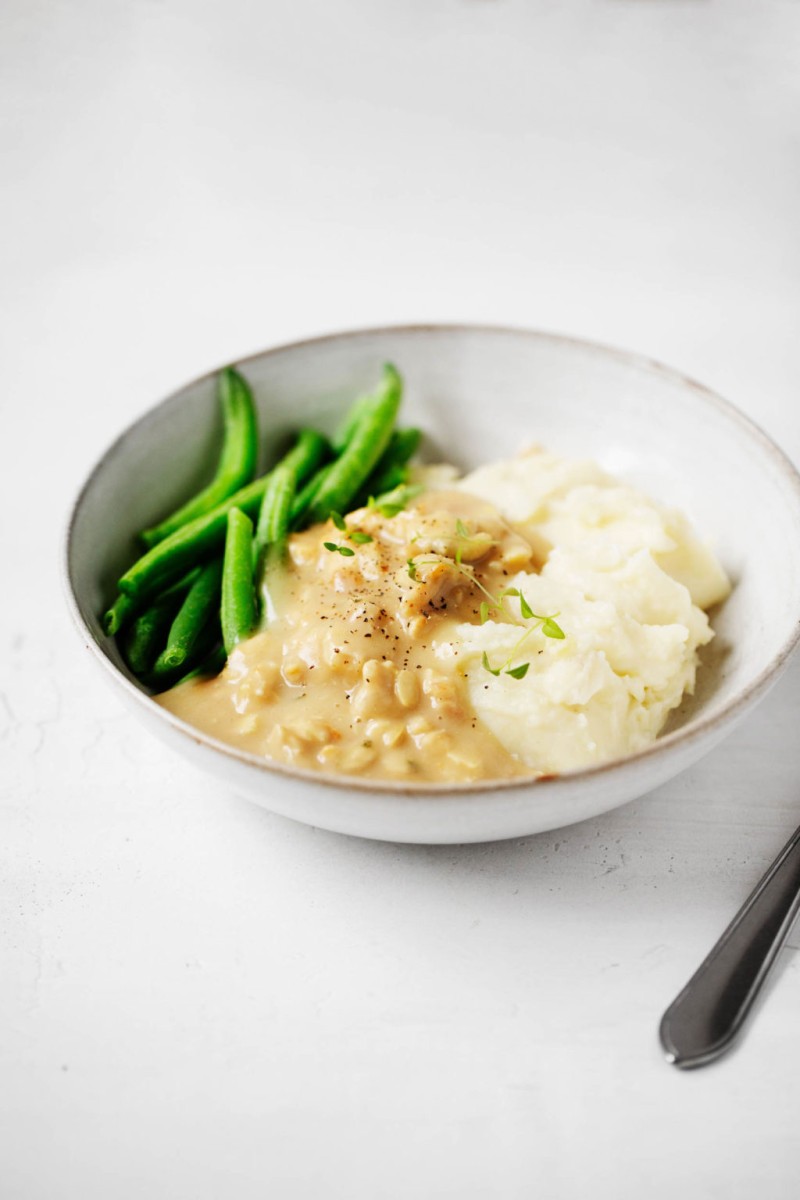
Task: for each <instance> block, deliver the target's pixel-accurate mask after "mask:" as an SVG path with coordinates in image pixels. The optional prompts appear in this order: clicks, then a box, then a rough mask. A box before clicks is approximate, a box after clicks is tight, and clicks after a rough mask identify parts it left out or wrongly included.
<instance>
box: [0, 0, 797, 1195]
mask: <svg viewBox="0 0 800 1200" xmlns="http://www.w3.org/2000/svg"><path fill="white" fill-rule="evenodd" d="M0 35H1V36H0V102H1V103H0V112H2V123H1V124H0V147H1V148H2V161H3V164H4V166H3V177H4V179H3V191H2V197H1V198H0V204H1V205H2V217H3V220H2V256H3V258H2V270H0V342H1V343H2V356H1V357H0V363H1V364H2V378H3V400H2V412H3V427H4V436H3V455H2V459H3V465H2V470H1V471H0V486H2V489H3V496H2V506H3V507H2V512H3V520H2V536H3V546H2V561H3V564H4V569H3V575H2V589H1V590H0V596H1V597H2V606H3V614H2V615H3V619H2V624H1V626H0V628H1V629H2V635H1V636H2V643H1V644H2V696H1V697H0V738H2V765H3V773H2V774H3V778H2V797H3V806H2V810H1V811H2V830H1V831H0V863H1V867H0V886H1V887H2V893H3V904H2V920H1V921H0V977H1V980H2V983H1V985H0V1058H2V1062H1V1063H0V1066H1V1067H2V1071H1V1072H0V1074H1V1075H2V1080H3V1083H2V1088H1V1089H0V1194H2V1196H3V1198H4V1200H34V1198H35V1200H56V1198H59V1200H60V1198H62V1197H66V1198H70V1200H71V1198H72V1197H75V1198H76V1200H94V1198H98V1200H99V1198H103V1200H107V1198H112V1200H129V1198H138V1197H148V1198H153V1197H155V1198H158V1200H160V1198H162V1197H165V1198H169V1200H173V1198H174V1200H207V1198H212V1197H214V1198H217V1197H225V1198H233V1200H250V1198H251V1197H252V1198H253V1200H256V1198H258V1200H261V1198H263V1197H267V1196H269V1197H277V1198H279V1200H280V1198H283V1197H292V1198H293V1197H313V1198H316V1197H325V1198H328V1197H342V1198H347V1200H382V1198H392V1200H395V1198H398V1197H425V1198H427V1197H431V1198H437V1200H438V1198H444V1197H447V1198H448V1200H473V1198H475V1200H479V1198H480V1200H483V1198H484V1197H488V1198H493V1197H500V1198H503V1200H505V1198H517V1197H532V1196H536V1197H543V1198H544V1197H546V1198H550V1197H556V1198H558V1197H584V1196H589V1195H591V1196H593V1197H596V1198H598V1200H605V1198H606V1197H608V1198H609V1200H610V1198H612V1197H614V1198H619V1197H623V1198H626V1200H627V1198H628V1197H630V1198H637V1200H638V1198H639V1197H647V1198H649V1200H661V1198H667V1197H673V1196H675V1195H677V1194H678V1193H679V1190H682V1192H683V1194H685V1195H687V1196H689V1197H692V1198H694V1197H725V1198H726V1200H730V1198H738V1197H749V1196H751V1195H753V1194H756V1193H757V1194H759V1195H761V1196H764V1197H768V1198H770V1200H778V1198H782V1197H793V1196H795V1195H797V1187H798V1185H797V1182H796V1178H797V1168H796V1152H795V1148H796V1143H797V1130H798V1120H800V1071H799V1070H798V1066H799V1064H800V970H798V962H800V960H799V959H798V956H797V949H798V947H800V935H798V933H797V932H795V935H794V940H793V941H792V942H791V943H790V946H789V947H788V948H787V949H786V951H785V952H784V954H783V955H782V958H781V960H780V966H779V969H778V970H777V971H776V974H775V977H774V980H773V981H772V982H771V984H770V986H769V988H768V992H767V995H766V998H765V1000H764V1002H763V1003H762V1004H761V1006H760V1010H759V1013H758V1016H757V1019H756V1021H755V1022H754V1024H753V1025H752V1026H751V1028H750V1029H749V1031H748V1033H747V1035H746V1037H745V1039H744V1040H743V1041H742V1043H741V1045H740V1048H739V1049H738V1050H737V1051H735V1052H734V1053H733V1054H731V1055H730V1056H729V1057H728V1058H726V1059H725V1060H722V1061H720V1062H719V1063H718V1064H717V1065H715V1066H713V1067H709V1068H706V1069H704V1070H702V1071H697V1072H694V1073H683V1074H682V1073H680V1072H678V1071H676V1070H675V1069H673V1068H671V1067H668V1066H667V1065H666V1064H665V1063H664V1061H663V1060H662V1058H661V1054H660V1051H659V1047H658V1044H657V1040H656V1029H657V1024H658V1020H659V1017H660V1014H661V1012H662V1011H663V1009H664V1007H665V1006H666V1004H667V1003H668V1002H669V1001H670V1000H671V999H672V997H673V996H674V994H675V993H676V991H677V990H678V989H679V988H680V987H681V986H682V985H683V983H684V982H685V980H686V978H687V977H688V975H689V974H690V973H691V972H692V971H693V969H694V968H695V966H696V965H697V963H698V962H699V960H700V958H701V957H702V956H703V954H704V953H705V952H706V951H707V950H708V948H709V947H710V945H711V943H712V942H713V940H714V939H715V938H716V936H717V935H718V934H719V932H720V931H721V929H722V928H723V926H724V925H725V923H726V922H727V920H728V919H729V918H730V917H731V916H732V915H733V913H734V912H735V910H736V909H737V908H738V906H739V904H740V903H741V902H742V901H743V899H744V898H745V896H746V895H747V893H748V892H749V890H750V889H751V887H752V886H753V884H754V883H755V882H756V880H757V879H758V877H759V875H760V874H761V872H762V871H763V869H764V868H765V866H766V865H767V863H768V862H769V860H770V859H771V858H772V857H773V855H774V854H775V853H776V851H777V850H778V848H779V847H780V846H781V844H782V843H783V841H784V840H785V838H786V837H787V836H788V835H789V833H790V831H791V830H792V829H793V828H794V826H795V825H796V823H797V821H798V819H800V738H798V736H797V729H798V725H797V714H798V704H799V703H800V662H796V663H795V665H794V667H793V668H792V669H790V671H789V672H788V673H787V674H786V675H785V676H784V678H783V680H782V681H781V682H780V684H779V685H778V686H777V687H776V688H775V690H774V691H773V692H772V693H771V695H770V696H769V697H768V699H767V700H766V701H765V702H764V703H763V705H762V706H761V707H760V709H759V710H758V711H757V713H756V714H755V715H754V716H753V717H752V718H751V719H749V720H748V721H747V722H746V723H745V724H744V725H742V726H741V727H740V729H739V730H738V731H737V732H736V734H735V735H734V736H733V737H732V738H731V739H729V740H728V741H727V742H726V743H725V744H724V745H723V746H721V747H720V748H719V749H718V750H717V751H716V752H715V753H713V754H712V755H711V756H710V757H708V758H707V759H706V760H705V761H703V762H702V763H701V764H700V765H699V766H697V767H695V768H694V769H692V770H691V771H689V772H687V773H686V774H684V775H682V776H681V777H680V778H678V779H676V780H675V781H674V782H673V783H671V784H669V785H668V786H666V787H663V788H661V789H660V790H659V791H658V792H656V793H654V794H652V795H649V796H646V797H643V798H642V799H640V800H638V801H636V802H634V803H633V804H631V805H629V806H628V807H626V808H623V809H620V810H618V811H616V812H613V813H610V814H608V815H607V816H605V817H602V818H600V819H598V820H594V821H590V822H588V823H586V824H583V825H579V826H575V827H572V828H569V829H565V830H562V831H559V832H555V833H552V834H549V835H543V836H540V837H535V838H530V839H525V840H521V841H516V842H511V843H504V844H495V845H486V846H473V847H451V848H432V849H428V848H420V847H417V848H412V847H405V846H394V845H387V844H377V843H368V842H362V841H358V840H353V839H347V838H344V837H339V836H335V835H332V834H327V833H323V832H320V831H315V830H313V829H310V828H306V827H303V826H300V825H296V824H294V823H291V822H289V821H286V820H283V819H280V818H278V817H272V816H270V815H269V814H267V813H266V812H264V811H261V810H260V809H258V808H256V807H254V806H252V805H250V804H248V803H247V802H245V801H244V800H241V799H239V798H237V796H235V795H234V794H232V793H230V792H228V791H226V790H225V788H224V787H222V786H220V785H219V784H217V783H214V782H212V781H209V780H208V779H206V778H204V777H202V776H201V775H200V774H198V773H197V772H196V770H195V769H194V768H193V767H192V766H190V765H189V764H187V763H185V762H184V761H183V760H182V759H179V758H177V757H175V756H174V755H173V754H172V753H171V752H170V751H168V750H167V749H165V748H163V747H162V746H161V745H160V744H159V743H157V742H155V741H154V740H152V739H151V737H150V736H149V735H148V734H147V733H145V732H144V731H143V730H142V729H141V728H140V727H139V726H138V725H137V724H136V722H135V721H134V719H133V718H132V717H131V716H129V715H128V713H127V711H125V710H123V708H122V707H121V706H120V703H119V702H118V700H117V698H116V696H115V695H114V694H112V692H111V691H109V690H108V688H107V686H106V685H105V684H104V682H103V680H102V679H101V677H100V675H99V673H97V672H96V669H95V668H94V665H93V664H92V663H91V662H89V661H88V656H87V654H86V652H85V650H84V648H83V646H82V645H81V642H80V640H79V638H78V637H77V636H76V634H75V631H74V629H73V628H72V627H71V625H70V623H69V619H68V616H67V613H66V609H65V604H64V601H63V597H62V593H61V585H60V581H59V571H58V566H59V562H58V559H59V543H60V537H61V532H62V525H63V521H64V519H65V514H66V512H67V509H68V506H69V504H70V501H71V498H72V496H73V494H74V492H75V491H76V489H77V487H78V486H79V484H80V482H81V480H82V478H83V477H84V475H85V473H86V472H87V470H88V469H89V467H90V466H91V465H92V464H93V462H94V461H95V459H96V458H97V456H98V455H99V454H100V453H101V452H102V451H103V449H104V448H105V447H106V445H107V444H108V443H109V441H110V440H111V439H112V437H114V436H115V435H116V434H117V433H118V432H119V431H120V430H121V429H123V428H124V427H125V426H126V424H127V423H128V422H130V421H131V420H132V419H133V418H134V417H136V416H137V415H138V414H140V413H141V412H142V411H143V410H144V409H145V408H146V407H148V406H149V405H151V404H152V403H154V402H155V401H156V400H157V399H159V398H160V397H161V396H162V395H164V394H166V393H167V392H168V391H169V390H170V389H172V388H173V387H176V386H178V385H179V384H181V383H182V382H184V381H185V380H186V379H187V378H189V377H191V376H194V375H196V374H198V373H200V372H202V371H204V370H206V369H210V368H212V367H215V366H217V365H219V364H220V363H222V362H224V361H228V360H231V359H235V358H236V357H238V356H241V355H244V354H246V353H248V352H251V351H255V350H257V349H260V348H261V347H264V346H266V345H270V344H276V343H279V342H281V341H285V340H289V339H292V338H295V337H301V336H305V335H308V334H314V333H318V332H322V331H329V330H332V329H338V328H344V327H350V326H357V325H363V324H370V325H375V324H382V323H384V322H393V321H405V320H412V321H413V320H421V319H434V320H436V319H439V320H474V321H481V320H486V321H491V322H511V323H514V324H519V325H528V326H533V327H540V328H546V329H553V330H559V331H563V332H567V333H571V334H576V335H578V336H585V337H589V338H592V339H596V340H599V341H605V342H609V343H612V344H616V345H619V346H623V347H626V348H629V349H633V350H637V351H641V352H643V353H646V354H649V355H652V356H654V357H656V358H660V359H662V360H664V361H666V362H669V363H671V364H673V365H674V366H676V367H679V368H681V369H683V370H684V371H686V372H687V373H689V374H692V375H695V376H696V377H698V378H700V379H702V380H703V381H704V382H706V383H708V384H709V385H710V386H712V387H714V388H716V389H717V390H719V391H720V392H722V393H723V394H724V395H726V396H727V397H728V398H729V399H731V400H733V401H734V402H735V403H736V404H738V405H739V406H740V407H741V408H742V409H744V410H745V411H746V412H748V413H749V414H750V415H752V416H753V417H754V418H755V419H756V420H758V421H759V422H760V423H761V424H762V425H763V426H764V427H765V428H766V430H767V431H768V432H770V433H771V434H772V435H773V436H774V437H775V438H776V439H777V440H778V441H779V442H780V443H781V445H782V446H783V447H784V448H785V449H786V451H787V452H788V453H789V454H790V455H791V456H792V457H793V458H794V459H795V461H800V416H799V415H798V414H799V412H800V406H799V405H798V381H800V338H799V337H798V302H799V301H800V240H799V238H798V232H797V230H798V225H797V214H798V211H800V163H799V162H798V155H797V133H798V125H799V124H800V105H799V102H800V86H798V80H799V79H800V73H799V72H798V69H797V63H798V38H799V37H800V5H799V4H798V3H796V2H792V0H762V3H761V4H759V5H755V4H751V3H747V2H745V0H729V2H728V3H722V2H721V0H706V2H700V0H694V2H693V0H683V2H678V0H673V2H670V0H592V2H590V0H586V2H583V3H580V2H579V3H563V4H558V3H555V2H552V0H551V2H545V0H536V2H533V0H494V2H491V0H471V2H467V0H460V2H459V0H403V2H400V0H397V2H395V3H389V2H387V0H383V2H382V3H381V2H380V0H327V2H326V0H293V2H291V3H290V2H288V0H287V2H286V3H277V2H275V0H268V2H266V3H265V2H263V0H262V2H261V3H259V2H257V0H227V2H226V3H212V2H211V0H191V2H190V0H136V2H132V0H131V2H128V3H123V2H122V0H82V2H80V0H77V2H74V3H68V2H67V0H5V2H4V4H3V5H2V8H1V9H0Z"/></svg>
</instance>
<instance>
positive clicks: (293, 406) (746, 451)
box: [68, 328, 800, 728]
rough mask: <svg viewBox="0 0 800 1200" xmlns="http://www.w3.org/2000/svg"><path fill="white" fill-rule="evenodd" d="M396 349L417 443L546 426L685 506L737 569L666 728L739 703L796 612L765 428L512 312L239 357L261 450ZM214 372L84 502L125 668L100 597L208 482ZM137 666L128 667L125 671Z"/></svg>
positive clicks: (278, 445) (449, 454)
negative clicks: (160, 525) (490, 319)
mask: <svg viewBox="0 0 800 1200" xmlns="http://www.w3.org/2000/svg"><path fill="white" fill-rule="evenodd" d="M387 359H390V360H392V361H393V362H395V363H396V364H397V366H398V367H399V369H400V370H401V372H402V373H403V375H404V378H405V381H406V394H405V400H404V408H403V416H402V419H403V421H404V422H405V423H415V424H419V425H420V426H421V427H422V428H423V429H424V431H425V445H424V454H425V456H426V457H427V458H428V459H431V460H439V459H445V460H448V461H453V462H455V463H456V464H457V465H458V466H460V467H463V468H465V469H469V468H471V467H474V466H477V465H478V464H479V463H481V462H485V461H487V460H489V459H493V458H499V457H503V456H508V455H511V454H514V453H515V452H516V451H517V450H519V449H520V448H521V447H522V446H524V445H525V444H526V443H530V442H533V441H536V442H541V443H542V444H544V445H546V446H548V447H549V448H551V449H553V450H555V451H557V452H559V453H563V454H565V455H572V456H576V455H577V456H583V455H585V456H589V457H593V458H595V459H597V460H598V461H599V462H600V463H601V464H602V465H603V466H604V467H606V468H607V469H608V470H610V471H611V472H612V473H614V474H615V475H617V476H618V477H619V478H621V479H622V480H625V481H627V482H630V483H633V484H635V485H637V486H639V487H641V488H643V489H644V490H646V491H647V492H649V493H650V494H651V495H653V496H655V497H657V498H659V499H661V500H663V501H665V502H667V503H669V504H674V505H676V506H679V507H680V508H682V509H683V510H684V511H685V512H686V513H687V514H688V515H689V516H690V517H691V519H692V520H693V521H694V523H695V525H696V528H697V529H698V531H699V532H700V533H701V535H702V536H704V537H706V538H708V539H709V540H710V542H711V543H712V545H713V546H714V547H715V549H716V550H717V552H718V553H719V555H720V556H721V558H722V561H723V562H724V564H725V567H726V569H727V570H728V572H729V574H730V575H731V578H732V580H733V582H734V585H735V586H734V591H733V594H732V595H731V597H730V599H729V600H728V601H727V602H726V603H725V604H724V605H723V606H722V608H721V610H720V611H719V612H717V613H716V614H715V615H714V627H715V629H716V632H717V638H716V639H715V641H714V642H713V643H712V647H713V649H712V648H709V652H708V653H707V660H708V661H707V663H706V667H707V669H706V671H705V672H702V673H701V685H702V686H700V687H699V688H698V694H697V697H696V698H695V700H694V701H693V702H691V703H687V704H686V705H685V706H684V708H683V709H682V711H681V713H679V714H678V715H677V717H676V718H675V719H674V720H673V722H672V725H671V728H676V727H679V726H680V725H681V724H683V723H685V722H686V721H688V720H691V719H693V718H694V717H696V716H697V714H698V712H699V710H701V709H702V710H703V711H704V712H708V711H713V710H718V709H720V708H722V707H724V706H725V705H726V704H728V703H730V702H731V701H732V700H733V699H734V698H735V697H736V696H737V694H738V693H739V692H740V691H741V690H742V689H743V688H744V687H746V686H747V685H748V683H749V682H751V681H752V680H754V679H755V678H757V677H758V676H759V674H760V673H761V672H763V671H765V670H768V669H769V667H770V664H771V663H772V662H773V660H774V659H775V657H776V656H780V655H781V653H782V652H783V651H784V650H785V649H786V646H787V643H788V641H789V640H790V639H791V637H792V634H793V631H795V630H796V627H797V621H798V613H800V552H799V551H798V548H797V547H798V529H800V496H799V494H798V485H797V478H796V476H795V475H794V474H793V472H792V470H791V468H790V467H789V466H788V464H787V463H786V461H785V460H784V459H783V457H782V456H781V455H780V453H779V452H778V451H777V450H776V449H775V447H774V446H773V445H772V443H770V442H769V441H768V440H767V439H766V438H765V437H763V435H760V434H759V433H758V431H757V430H755V429H754V427H753V426H752V425H751V424H750V423H749V422H748V421H746V420H745V419H744V418H742V417H741V416H740V415H739V414H737V413H736V412H735V411H734V410H732V409H731V408H730V407H729V406H728V405H726V404H724V403H723V402H721V401H719V400H718V399H717V398H716V397H714V396H713V395H712V394H711V393H708V392H707V391H706V390H705V389H703V388H700V387H698V386H697V385H695V384H692V383H690V382H688V381H686V380H685V379H683V378H682V377H681V376H679V375H677V374H675V373H673V372H670V371H667V370H665V369H663V368H660V367H657V366H655V365H653V364H650V363H648V362H646V361H644V360H641V359H637V358H633V357H631V356H626V355H623V354H617V353H614V352H612V351H608V350H604V349H602V348H598V347H594V346H590V345H586V344H583V343H579V342H575V341H570V340H568V339H560V338H555V337H549V336H547V335H535V334H525V333H519V332H511V331H503V330H484V329H458V328H456V329H450V328H439V329H389V330H383V331H381V330H376V331H369V332H365V333H360V334H350V335H341V336H339V337H333V338H328V339H320V340H318V341H312V342H309V343H303V344H300V345H297V346H290V347H287V348H283V349H279V350H277V351H271V352H267V353H265V354H262V355H259V356H256V357H254V358H251V359H248V360H247V361H246V362H245V363H243V364H242V369H243V370H244V372H245V374H246V375H247V377H248V378H249V379H250V381H251V383H252V385H253V388H254V391H255V395H256V398H257V402H258V407H259V411H260V417H261V425H262V429H263V431H264V434H263V444H264V451H263V453H264V463H265V464H267V463H268V462H269V461H270V460H272V459H274V458H276V457H277V456H278V455H279V454H280V453H281V451H282V449H283V446H284V445H285V443H286V440H287V438H288V436H289V434H290V433H291V431H292V430H294V429H296V428H297V427H298V424H299V423H303V422H306V423H314V424H318V425H320V426H321V427H322V428H324V429H326V430H332V429H333V428H334V427H335V425H336V422H337V419H338V417H339V416H340V414H341V413H342V411H343V410H344V408H345V407H346V405H347V404H348V402H349V400H350V399H351V398H352V396H353V395H354V394H356V393H358V392H359V391H360V390H362V389H364V388H366V387H369V386H370V385H371V384H372V383H373V382H374V381H375V379H376V377H377V375H378V373H379V371H380V367H381V364H382V363H383V362H384V361H385V360H387ZM218 434H219V414H218V411H217V401H216V397H215V384H214V380H213V378H208V377H206V378H203V379H200V380H198V381H196V382H194V383H191V384H189V385H188V386H187V387H185V388H183V389H182V390H181V391H180V392H178V393H177V394H175V395H174V396H172V397H171V398H169V399H168V400H166V401H164V402H163V403H162V404H160V405H159V406H158V407H156V408H155V409H153V410H152V411H150V412H149V413H147V414H146V416H145V417H143V418H142V419H141V420H140V421H139V422H137V423H136V424H135V425H134V426H133V427H132V428H131V429H129V430H128V432H127V433H125V434H124V435H123V436H122V437H121V438H120V439H119V440H118V441H117V442H116V443H115V445H114V446H113V447H112V448H111V450H110V451H109V453H108V454H107V455H106V456H105V458H104V459H103V460H102V462H101V463H100V464H99V466H98V467H97V469H96V470H95V472H94V474H93V475H92V477H91V478H90V480H89V482H88V484H87V486H86V488H85V489H84V491H83V493H82V495H81V497H80V500H79V503H78V505H77V508H76V512H75V514H74V520H73V524H72V534H71V539H70V547H69V562H68V572H69V577H70V582H71V586H72V589H73V592H74V596H75V599H76V602H77V605H78V608H79V610H80V613H81V616H82V618H83V620H84V622H85V624H86V625H87V627H88V629H89V630H90V631H91V633H92V635H93V637H94V638H95V639H96V640H97V641H98V643H99V645H100V646H101V648H102V650H103V653H104V654H106V655H107V656H108V657H109V659H111V661H113V662H114V663H115V664H116V665H117V667H119V669H120V670H122V671H123V672H125V667H124V665H123V664H122V662H121V661H120V660H119V657H118V655H117V652H116V650H115V648H114V646H113V644H112V643H111V642H110V641H109V640H108V639H106V638H105V637H104V636H103V634H102V631H101V629H100V625H99V622H98V615H99V613H100V612H102V610H103V608H104V607H105V606H106V604H107V603H108V602H109V600H110V599H111V597H112V596H113V593H114V584H115V581H116V579H117V577H118V576H119V574H120V573H121V571H122V570H123V569H124V567H125V565H126V564H127V563H128V562H129V561H130V560H131V558H132V556H133V555H134V554H135V542H134V537H135V534H136V532H137V531H138V530H139V529H141V528H143V527H144V526H146V525H148V524H150V523H152V522H153V521H155V520H157V519H158V517H159V516H160V515H162V514H163V513H164V512H165V511H168V510H170V509H171V508H172V507H173V506H175V505H176V504H177V503H178V502H179V501H181V500H182V499H183V498H184V497H185V496H187V495H188V494H190V493H191V492H192V490H193V489H195V488H196V487H198V486H200V484H201V482H202V481H203V479H204V478H205V475H206V473H207V472H208V471H209V470H210V469H211V467H212V465H213V463H214V461H215V456H216V451H215V446H216V445H217V444H218V443H217V438H218ZM125 673H126V674H127V672H125Z"/></svg>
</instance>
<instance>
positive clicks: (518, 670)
mask: <svg viewBox="0 0 800 1200" xmlns="http://www.w3.org/2000/svg"><path fill="white" fill-rule="evenodd" d="M530 665H531V664H530V663H529V662H526V663H521V664H520V666H518V667H510V668H509V670H508V671H506V675H510V676H511V677H512V679H524V678H525V676H526V675H527V674H528V667H529V666H530Z"/></svg>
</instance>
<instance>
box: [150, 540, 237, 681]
mask: <svg viewBox="0 0 800 1200" xmlns="http://www.w3.org/2000/svg"><path fill="white" fill-rule="evenodd" d="M221 583H222V560H221V559H218V558H217V559H213V560H212V561H211V562H209V563H207V564H206V565H205V567H203V569H202V570H201V571H200V573H199V575H198V576H197V579H196V580H195V581H194V583H193V584H192V586H191V587H190V589H189V591H188V592H187V594H186V597H185V599H184V601H183V604H182V605H181V607H180V609H179V610H178V613H177V616H176V617H175V619H174V621H173V622H172V625H171V626H170V631H169V635H168V637H167V644H166V647H165V649H164V650H162V652H161V654H160V655H159V657H158V658H157V659H156V662H155V666H154V667H153V671H154V674H155V675H156V677H159V676H164V675H166V674H169V673H171V672H173V671H175V670H176V669H177V668H178V667H182V666H183V665H184V664H185V663H186V662H190V661H191V660H192V657H193V655H194V652H195V650H196V648H197V646H198V644H199V643H200V640H201V635H202V633H203V631H204V630H205V629H206V627H207V626H208V623H209V621H210V620H211V618H212V617H213V614H214V612H215V611H218V609H219V597H220V587H221Z"/></svg>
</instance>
